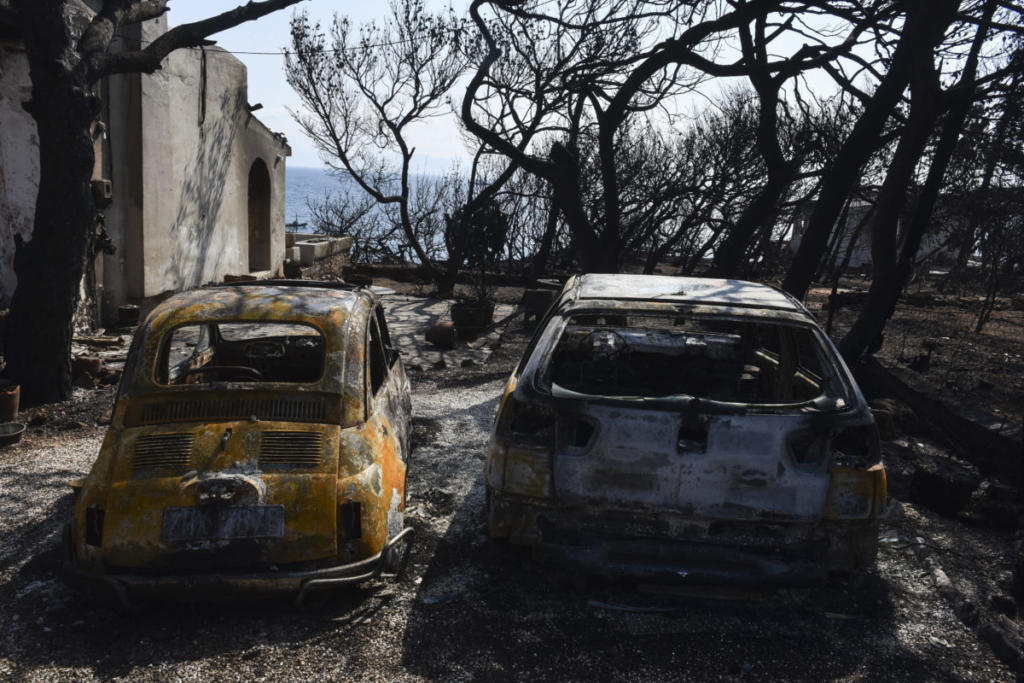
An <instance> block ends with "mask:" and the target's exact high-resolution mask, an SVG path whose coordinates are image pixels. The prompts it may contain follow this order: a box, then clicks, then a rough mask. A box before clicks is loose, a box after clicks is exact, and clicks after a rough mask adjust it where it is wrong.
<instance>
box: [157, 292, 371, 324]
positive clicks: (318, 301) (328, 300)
mask: <svg viewBox="0 0 1024 683" xmlns="http://www.w3.org/2000/svg"><path fill="white" fill-rule="evenodd" d="M375 300H376V297H375V296H374V295H373V294H372V293H371V292H369V291H367V290H364V289H358V288H352V287H326V286H323V285H320V284H317V283H311V284H308V285H307V284H305V283H303V282H302V281H262V282H259V283H258V284H257V283H245V284H242V283H233V284H226V285H217V286H213V287H204V288H201V289H194V290H191V291H187V292H181V293H180V294H175V295H174V296H172V297H170V298H168V299H167V300H166V301H164V302H163V303H161V304H160V305H158V306H157V307H156V308H154V309H153V311H152V313H150V315H149V317H148V320H149V321H151V322H152V324H153V325H154V327H157V326H166V325H172V326H173V325H178V324H181V323H185V322H190V321H198V320H204V321H211V322H216V321H218V320H254V321H255V320H268V319H270V320H294V321H302V320H307V321H310V322H315V321H323V320H326V319H328V318H330V317H333V316H337V315H338V314H341V316H342V318H348V317H349V316H350V315H351V314H352V313H353V312H354V311H356V310H357V309H359V308H361V307H366V306H368V305H370V304H372V303H373V302H374V301H375Z"/></svg>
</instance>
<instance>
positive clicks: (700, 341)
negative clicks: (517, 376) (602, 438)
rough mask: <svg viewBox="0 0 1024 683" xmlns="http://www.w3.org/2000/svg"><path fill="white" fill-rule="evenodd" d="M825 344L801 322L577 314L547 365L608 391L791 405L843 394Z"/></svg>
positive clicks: (584, 386)
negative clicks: (826, 366) (830, 374)
mask: <svg viewBox="0 0 1024 683" xmlns="http://www.w3.org/2000/svg"><path fill="white" fill-rule="evenodd" d="M824 353H825V352H824V350H823V349H822V347H821V342H820V341H819V340H818V339H817V338H816V336H815V335H814V332H813V331H812V330H811V329H810V328H809V327H805V326H801V325H792V324H785V323H774V322H772V323H769V322H764V321H761V320H754V319H750V320H743V319H735V318H717V317H712V316H702V317H701V316H693V317H686V318H684V317H680V316H678V315H676V316H669V315H665V316H658V315H607V316H606V315H595V314H586V315H579V316H574V317H572V318H570V319H569V320H568V321H567V322H566V325H565V326H564V328H563V330H562V333H561V336H560V338H559V340H558V343H557V345H556V347H555V350H554V353H553V354H552V356H551V360H550V363H549V366H548V369H547V376H548V378H549V380H550V382H551V383H552V384H554V385H557V386H559V387H561V388H563V389H568V390H570V391H573V392H576V393H580V394H589V395H598V396H608V397H629V398H633V397H640V398H673V397H694V398H701V399H709V400H712V401H720V402H728V403H745V404H752V405H757V404H788V403H803V402H808V401H812V400H814V399H816V398H819V397H821V396H827V397H836V395H837V393H838V391H839V390H837V389H836V388H835V387H832V386H830V383H829V382H828V379H827V375H826V373H825V372H823V371H822V358H823V357H824Z"/></svg>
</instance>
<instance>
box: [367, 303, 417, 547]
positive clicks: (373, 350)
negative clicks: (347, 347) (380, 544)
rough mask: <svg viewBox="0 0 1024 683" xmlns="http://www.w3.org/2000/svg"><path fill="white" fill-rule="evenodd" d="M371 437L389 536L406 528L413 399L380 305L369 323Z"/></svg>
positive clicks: (368, 384) (369, 420)
mask: <svg viewBox="0 0 1024 683" xmlns="http://www.w3.org/2000/svg"><path fill="white" fill-rule="evenodd" d="M367 327H368V328H369V330H368V334H367V349H366V359H367V380H368V382H367V393H368V396H369V400H368V402H367V405H368V407H369V411H370V414H369V415H368V416H367V425H368V427H369V434H368V437H369V438H371V439H372V440H373V441H374V445H375V449H376V451H377V458H376V459H377V461H378V464H379V465H380V468H381V481H382V496H383V500H382V501H381V502H382V503H383V504H384V505H385V506H386V507H387V510H388V515H387V519H388V535H389V536H394V535H395V534H397V533H398V532H400V531H401V530H402V528H403V525H404V520H403V514H404V510H405V475H406V461H407V459H408V445H409V420H410V413H411V407H412V403H411V399H410V397H409V380H408V378H407V377H406V376H405V372H404V370H403V368H402V364H401V361H400V359H399V357H398V353H397V351H395V350H394V348H393V347H392V346H391V343H390V337H389V336H388V330H387V327H386V323H385V322H384V316H383V311H382V310H381V308H380V306H379V305H377V306H376V307H375V310H374V311H373V312H372V313H371V315H370V318H369V320H368V322H367Z"/></svg>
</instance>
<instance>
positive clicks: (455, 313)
mask: <svg viewBox="0 0 1024 683" xmlns="http://www.w3.org/2000/svg"><path fill="white" fill-rule="evenodd" d="M451 315H452V324H454V325H455V331H456V332H458V334H459V336H460V337H462V338H463V339H472V338H474V337H476V336H477V335H479V334H480V333H481V332H483V331H484V329H485V328H486V327H487V326H488V325H490V324H491V322H492V321H493V320H494V304H493V303H491V302H489V301H457V302H455V303H454V304H452V311H451Z"/></svg>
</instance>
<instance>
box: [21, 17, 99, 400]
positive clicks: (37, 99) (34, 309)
mask: <svg viewBox="0 0 1024 683" xmlns="http://www.w3.org/2000/svg"><path fill="white" fill-rule="evenodd" d="M44 4H50V3H44ZM53 4H55V5H59V3H53ZM61 9H62V8H61V7H59V6H56V7H48V8H46V7H42V6H36V7H33V8H32V9H31V10H30V11H25V10H23V12H25V14H23V16H24V17H25V21H24V25H25V29H26V31H27V32H29V33H31V35H32V39H31V40H26V41H25V44H26V53H27V55H28V60H29V70H30V75H31V79H32V100H31V101H30V102H28V103H25V109H26V110H27V111H28V112H29V113H30V114H31V115H32V117H33V119H35V123H36V130H37V135H38V137H39V193H38V199H37V201H36V207H35V223H34V227H33V230H32V238H31V240H30V241H28V242H21V241H20V240H19V241H18V244H17V249H16V252H15V256H14V272H15V274H16V275H17V278H18V285H17V287H16V289H15V291H14V295H13V297H12V299H11V309H10V313H9V317H8V333H7V338H6V344H5V349H4V353H5V358H6V362H7V367H6V370H5V374H6V375H7V377H9V378H10V379H11V380H13V381H15V382H17V383H18V384H20V385H21V395H22V398H23V400H24V401H25V402H26V403H28V404H38V403H42V402H49V401H57V400H61V399H65V398H68V397H69V396H70V395H71V337H72V319H73V317H74V314H75V309H76V306H77V304H78V291H79V285H80V283H81V280H82V272H83V267H84V264H85V259H86V252H87V247H88V241H89V240H88V236H89V230H90V227H91V224H92V220H93V215H94V205H93V199H92V193H91V190H90V186H89V183H88V179H89V177H90V176H91V175H92V169H93V164H94V160H95V152H94V148H93V141H92V136H91V135H90V125H91V123H92V121H93V119H94V118H95V116H96V114H97V111H98V101H97V100H96V98H95V97H93V95H92V94H91V91H90V87H89V84H88V82H87V81H86V78H85V77H84V69H83V68H82V65H81V63H80V61H78V60H77V59H75V56H74V55H75V53H74V48H73V45H72V39H71V36H70V34H69V32H68V29H67V27H66V26H65V21H64V16H63V13H62V11H61ZM54 55H60V56H61V59H54ZM83 179H85V181H84V182H83ZM55 198H59V200H56V201H55Z"/></svg>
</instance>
